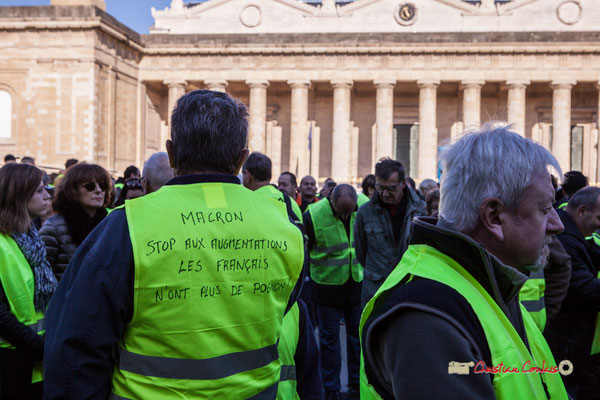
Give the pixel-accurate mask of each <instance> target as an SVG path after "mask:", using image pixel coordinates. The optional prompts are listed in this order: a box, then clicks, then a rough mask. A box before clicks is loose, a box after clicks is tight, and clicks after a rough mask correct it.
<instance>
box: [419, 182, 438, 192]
mask: <svg viewBox="0 0 600 400" xmlns="http://www.w3.org/2000/svg"><path fill="white" fill-rule="evenodd" d="M437 188H438V186H437V182H436V181H434V180H433V179H423V181H422V182H421V183H420V184H419V192H421V194H424V192H426V191H428V190H431V189H434V190H436V189H437Z"/></svg>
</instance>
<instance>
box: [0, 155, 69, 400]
mask: <svg viewBox="0 0 600 400" xmlns="http://www.w3.org/2000/svg"><path fill="white" fill-rule="evenodd" d="M43 176H44V174H43V173H42V171H40V170H39V169H38V168H36V167H34V166H32V165H28V164H7V165H5V166H4V167H2V168H1V169H0V194H1V195H0V282H1V285H0V364H1V365H2V367H1V368H0V399H2V400H5V399H41V398H42V359H43V356H44V337H43V333H44V323H43V322H44V313H45V311H46V308H47V307H48V303H49V302H50V298H51V297H52V294H53V293H54V291H55V289H56V286H57V281H56V278H55V277H54V275H53V273H52V269H51V268H50V265H49V264H48V261H47V260H46V248H45V246H44V242H42V239H41V238H40V236H39V233H38V230H37V228H36V227H35V225H34V224H33V222H32V221H33V220H34V219H37V218H42V217H44V216H45V215H46V213H47V212H48V210H49V206H50V195H49V194H48V192H47V191H46V189H45V188H44V185H43V182H42V178H43Z"/></svg>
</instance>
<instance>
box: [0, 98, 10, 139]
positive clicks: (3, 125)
mask: <svg viewBox="0 0 600 400" xmlns="http://www.w3.org/2000/svg"><path fill="white" fill-rule="evenodd" d="M11 137H12V97H11V95H10V93H8V92H7V91H5V90H0V139H9V138H11Z"/></svg>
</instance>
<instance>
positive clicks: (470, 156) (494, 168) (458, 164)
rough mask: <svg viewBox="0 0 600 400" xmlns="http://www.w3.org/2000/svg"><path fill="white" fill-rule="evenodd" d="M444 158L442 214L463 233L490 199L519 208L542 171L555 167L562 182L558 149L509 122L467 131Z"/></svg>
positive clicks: (474, 221) (473, 222) (443, 155)
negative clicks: (524, 134) (547, 146)
mask: <svg viewBox="0 0 600 400" xmlns="http://www.w3.org/2000/svg"><path fill="white" fill-rule="evenodd" d="M441 161H442V179H441V186H440V216H441V217H442V218H444V220H446V221H447V222H448V223H449V224H450V225H451V226H452V227H453V228H454V229H456V230H458V231H460V232H469V231H471V230H472V229H474V228H475V227H476V226H477V220H478V218H479V206H480V205H481V203H482V202H483V201H484V200H486V199H490V198H496V199H498V200H500V201H502V203H504V205H505V206H506V207H507V208H508V209H509V210H516V209H517V208H518V205H519V200H520V198H521V195H522V194H523V191H524V190H525V188H526V187H527V186H528V185H529V184H530V180H531V176H532V175H533V174H534V173H536V172H537V171H539V170H540V169H543V170H547V169H548V167H553V168H554V172H555V173H556V174H557V175H558V177H559V180H562V172H561V169H560V166H559V165H558V161H556V158H554V156H553V155H552V153H550V152H549V151H548V150H547V149H545V148H544V147H543V146H541V145H540V144H538V143H535V142H533V141H532V140H530V139H526V138H524V137H522V136H520V135H519V134H517V133H515V132H513V131H512V130H511V127H510V126H507V125H498V124H492V123H490V124H486V125H484V126H483V127H481V129H480V130H479V131H474V132H469V133H466V134H465V135H464V136H463V137H461V138H460V139H459V140H458V141H457V142H456V143H455V144H454V145H452V146H451V147H450V148H448V149H447V150H446V151H444V152H443V153H442V155H441Z"/></svg>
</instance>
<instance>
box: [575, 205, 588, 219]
mask: <svg viewBox="0 0 600 400" xmlns="http://www.w3.org/2000/svg"><path fill="white" fill-rule="evenodd" d="M586 211H587V207H586V206H585V204H582V205H580V206H579V207H577V217H579V218H585V212H586Z"/></svg>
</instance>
